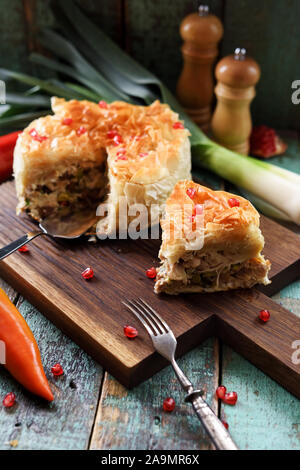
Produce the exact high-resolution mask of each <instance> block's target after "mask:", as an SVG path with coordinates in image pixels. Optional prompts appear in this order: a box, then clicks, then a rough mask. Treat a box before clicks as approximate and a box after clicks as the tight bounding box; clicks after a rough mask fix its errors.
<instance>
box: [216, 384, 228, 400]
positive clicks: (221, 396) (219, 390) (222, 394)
mask: <svg viewBox="0 0 300 470" xmlns="http://www.w3.org/2000/svg"><path fill="white" fill-rule="evenodd" d="M225 394H226V387H224V385H221V386H220V387H218V388H217V390H216V395H217V397H218V398H219V399H220V400H223V399H224V397H225Z"/></svg>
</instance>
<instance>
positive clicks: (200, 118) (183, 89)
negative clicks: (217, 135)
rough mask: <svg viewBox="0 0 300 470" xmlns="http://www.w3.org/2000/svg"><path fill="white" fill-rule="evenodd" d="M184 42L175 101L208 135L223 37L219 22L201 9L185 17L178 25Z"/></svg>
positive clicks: (202, 7)
mask: <svg viewBox="0 0 300 470" xmlns="http://www.w3.org/2000/svg"><path fill="white" fill-rule="evenodd" d="M180 34H181V37H182V39H183V40H184V44H183V46H182V54H183V59H184V67H183V70H182V73H181V75H180V78H179V80H178V84H177V97H178V99H179V101H180V103H181V104H182V106H183V107H184V108H185V111H186V112H187V114H189V116H190V117H191V118H192V119H193V120H194V121H195V122H196V124H198V125H199V126H200V127H201V128H202V130H204V131H207V130H208V128H209V124H210V120H211V104H212V100H213V93H214V78H213V63H214V61H215V59H216V57H217V55H218V43H219V41H220V40H221V38H222V37H223V26H222V23H221V21H220V20H219V18H217V17H216V16H214V15H212V14H210V13H209V7H208V6H206V5H200V7H199V10H198V13H192V14H190V15H188V16H187V17H186V18H185V19H184V20H183V21H182V23H181V26H180Z"/></svg>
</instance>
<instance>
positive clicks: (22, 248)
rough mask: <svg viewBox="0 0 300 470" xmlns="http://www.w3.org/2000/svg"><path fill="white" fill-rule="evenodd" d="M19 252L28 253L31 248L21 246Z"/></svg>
mask: <svg viewBox="0 0 300 470" xmlns="http://www.w3.org/2000/svg"><path fill="white" fill-rule="evenodd" d="M18 251H19V252H20V253H28V251H29V248H28V246H27V245H23V246H21V247H20V248H18Z"/></svg>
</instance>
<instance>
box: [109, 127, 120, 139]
mask: <svg viewBox="0 0 300 470" xmlns="http://www.w3.org/2000/svg"><path fill="white" fill-rule="evenodd" d="M116 135H118V133H117V131H114V130H113V129H112V130H110V131H108V132H107V134H106V137H107V138H108V139H113V138H114V137H116Z"/></svg>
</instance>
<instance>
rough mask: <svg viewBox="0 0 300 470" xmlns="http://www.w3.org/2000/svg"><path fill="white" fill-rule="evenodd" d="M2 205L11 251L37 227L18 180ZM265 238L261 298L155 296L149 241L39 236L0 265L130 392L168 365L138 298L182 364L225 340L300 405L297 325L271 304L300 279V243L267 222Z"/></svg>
mask: <svg viewBox="0 0 300 470" xmlns="http://www.w3.org/2000/svg"><path fill="white" fill-rule="evenodd" d="M0 201H1V208H0V227H1V230H0V232H1V233H0V246H4V245H6V244H7V243H9V242H11V241H13V240H14V239H16V238H18V237H19V236H21V235H22V234H24V233H26V232H27V231H29V230H34V229H35V228H36V226H35V224H34V223H33V222H31V221H30V219H29V218H28V217H27V216H22V217H17V216H16V215H15V206H16V197H15V191H14V184H13V182H7V183H5V184H3V185H1V186H0ZM262 230H263V233H264V235H265V240H266V247H265V251H264V252H265V255H266V257H267V258H269V259H270V261H271V262H272V271H271V278H272V280H273V284H271V285H270V286H268V287H264V288H262V289H260V290H258V289H251V290H246V291H241V290H240V291H234V292H226V293H218V294H209V295H203V294H198V295H183V296H176V297H170V296H166V295H162V296H157V295H155V294H154V292H153V281H152V280H150V279H148V278H147V277H146V276H145V270H146V269H147V268H149V267H151V266H153V265H154V266H158V259H157V254H158V249H159V245H160V242H159V241H152V240H138V241H131V240H120V241H119V240H115V241H111V240H109V241H105V242H99V243H97V244H96V245H95V244H92V243H88V242H86V241H84V240H81V241H69V242H62V241H54V240H51V239H50V238H46V237H40V238H38V239H36V240H35V241H33V242H32V243H31V244H30V245H29V248H30V252H29V253H19V252H17V253H14V254H12V255H11V256H9V257H8V258H6V259H4V260H3V261H1V262H0V275H1V276H2V277H3V278H4V279H5V280H6V281H8V282H9V283H10V284H11V285H12V286H13V287H14V288H15V289H16V290H18V291H19V292H20V293H21V294H22V295H23V296H24V297H25V298H27V299H28V300H29V301H30V302H31V303H32V304H33V305H35V306H36V307H37V308H38V309H39V310H40V311H41V312H43V313H44V314H45V315H46V316H47V317H48V318H49V319H50V320H52V321H53V322H54V323H55V324H56V325H57V326H58V327H60V328H61V329H62V330H63V331H64V332H65V333H66V334H68V335H69V336H70V337H71V338H72V339H73V340H74V341H75V342H76V343H78V344H79V345H80V346H81V347H82V348H83V349H85V350H86V351H87V352H88V353H90V354H91V355H92V356H93V357H94V358H95V359H96V360H98V361H99V362H100V363H101V364H102V365H103V367H104V368H105V369H106V370H108V371H109V372H110V373H111V374H112V375H114V376H115V377H116V378H117V379H118V380H119V381H120V382H122V383H123V384H124V385H125V386H127V387H132V386H134V385H137V384H138V383H140V382H142V381H143V380H145V379H147V378H149V377H151V376H152V375H153V374H154V373H155V372H157V371H158V370H160V369H161V368H162V367H164V366H165V365H166V361H165V360H164V359H163V358H161V357H160V356H159V355H158V354H157V353H155V352H154V350H153V347H152V343H151V340H150V339H149V337H148V336H147V334H146V332H145V331H144V329H143V327H142V326H141V325H140V324H138V322H137V321H136V320H135V319H134V318H133V316H132V314H131V313H130V312H129V311H128V310H127V309H126V308H125V307H124V306H123V305H122V304H121V300H123V299H130V298H132V299H134V298H137V297H140V296H141V297H143V298H144V299H145V300H146V301H148V302H149V303H150V304H151V305H152V306H153V307H154V308H156V309H157V310H158V311H159V313H160V314H161V315H162V316H163V318H164V319H165V320H166V321H167V322H168V323H169V325H170V326H171V328H172V329H173V331H174V333H175V335H176V337H177V339H178V356H179V355H182V354H184V353H185V352H187V351H188V350H190V349H192V348H193V347H195V346H196V345H197V344H199V343H200V342H201V341H203V340H204V339H206V338H207V337H209V336H212V335H218V336H220V337H221V338H222V339H223V340H224V341H225V342H226V343H228V344H229V345H231V346H232V347H233V348H234V349H235V350H236V351H237V352H239V353H241V354H243V355H244V356H245V357H246V358H247V359H248V360H250V361H251V362H252V363H254V364H255V365H256V366H257V367H259V368H261V369H262V370H263V371H264V372H266V373H267V374H269V375H270V376H271V377H273V378H274V379H275V380H277V381H278V382H279V383H280V384H281V385H282V386H284V387H285V388H287V389H288V390H289V391H290V392H292V393H294V394H295V395H297V396H298V397H300V365H297V364H293V361H292V355H293V353H294V352H295V351H294V350H293V349H292V344H293V343H294V342H295V341H296V340H300V319H299V318H297V317H296V316H295V315H293V314H292V313H290V312H288V311H287V310H285V309H283V308H282V307H280V306H279V305H277V304H276V303H274V302H273V301H272V300H270V299H269V298H268V297H267V296H269V295H271V294H273V293H274V292H276V291H277V290H279V289H281V288H283V287H284V286H285V285H287V284H289V283H290V282H292V281H293V280H295V279H296V278H297V277H299V274H300V238H299V237H298V236H296V235H295V234H294V233H292V232H291V231H289V230H287V229H285V228H283V227H282V226H281V225H278V224H276V223H275V222H273V221H271V220H269V219H267V218H264V217H262ZM87 266H92V267H93V269H94V271H95V277H94V278H93V279H92V280H90V281H85V280H84V279H83V278H82V277H81V272H82V271H83V269H85V268H86V267H87ZM262 291H263V293H262ZM265 308H267V309H269V310H270V311H271V320H270V321H269V322H268V323H267V324H262V323H261V322H260V321H259V320H258V313H259V311H260V310H261V309H265ZM127 323H128V324H131V325H134V326H136V327H137V328H138V330H139V336H138V337H137V338H136V339H135V340H129V339H127V338H126V337H125V336H124V334H123V326H124V324H127ZM294 362H295V361H294Z"/></svg>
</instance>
